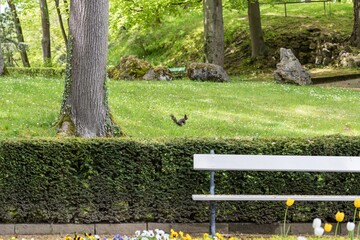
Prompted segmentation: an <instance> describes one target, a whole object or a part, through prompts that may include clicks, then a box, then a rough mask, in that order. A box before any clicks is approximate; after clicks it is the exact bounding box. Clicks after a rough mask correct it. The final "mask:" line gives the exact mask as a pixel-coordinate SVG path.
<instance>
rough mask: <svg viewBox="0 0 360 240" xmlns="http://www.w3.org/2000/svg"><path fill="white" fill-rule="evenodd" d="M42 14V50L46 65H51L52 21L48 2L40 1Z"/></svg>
mask: <svg viewBox="0 0 360 240" xmlns="http://www.w3.org/2000/svg"><path fill="white" fill-rule="evenodd" d="M39 2H40V12H41V27H42V40H41V45H42V50H43V60H44V65H45V66H49V65H51V46H50V19H49V9H48V6H47V1H46V0H39Z"/></svg>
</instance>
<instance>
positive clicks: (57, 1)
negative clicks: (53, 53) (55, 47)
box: [55, 0, 67, 46]
mask: <svg viewBox="0 0 360 240" xmlns="http://www.w3.org/2000/svg"><path fill="white" fill-rule="evenodd" d="M55 7H56V12H57V15H58V18H59V24H60V29H61V34H62V36H63V39H64V42H65V45H66V46H67V36H66V31H65V27H64V21H63V18H62V15H61V10H60V3H59V0H55Z"/></svg>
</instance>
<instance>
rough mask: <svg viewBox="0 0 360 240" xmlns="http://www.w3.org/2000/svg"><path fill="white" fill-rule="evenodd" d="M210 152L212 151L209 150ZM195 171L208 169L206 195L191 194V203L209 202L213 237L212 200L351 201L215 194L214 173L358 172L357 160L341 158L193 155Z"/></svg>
mask: <svg viewBox="0 0 360 240" xmlns="http://www.w3.org/2000/svg"><path fill="white" fill-rule="evenodd" d="M212 152H213V151H212ZM194 169H195V170H209V171H211V172H210V173H211V175H210V176H211V177H210V194H203V195H198V194H194V195H192V199H193V200H195V201H209V202H210V203H211V205H210V206H211V207H210V211H211V214H210V215H211V218H210V225H211V226H210V227H211V231H210V233H211V234H212V235H213V234H215V204H214V202H215V201H286V200H287V199H288V198H292V199H294V200H295V201H354V200H355V199H356V198H360V195H359V196H354V195H246V194H241V195H216V194H215V184H214V174H215V173H214V171H216V170H231V171H269V172H277V171H280V172H360V157H341V156H285V155H281V156H279V155H220V154H195V155H194Z"/></svg>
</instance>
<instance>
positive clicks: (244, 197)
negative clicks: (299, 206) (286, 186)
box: [192, 194, 360, 202]
mask: <svg viewBox="0 0 360 240" xmlns="http://www.w3.org/2000/svg"><path fill="white" fill-rule="evenodd" d="M288 198H292V199H294V200H295V201H335V202H336V201H337V202H347V201H354V200H355V199H357V198H360V196H354V195H343V196H335V195H220V194H219V195H197V194H194V195H192V199H193V200H194V201H286V200H287V199H288Z"/></svg>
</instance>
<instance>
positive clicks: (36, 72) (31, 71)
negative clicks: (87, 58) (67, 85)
mask: <svg viewBox="0 0 360 240" xmlns="http://www.w3.org/2000/svg"><path fill="white" fill-rule="evenodd" d="M6 70H7V72H8V74H10V75H16V74H20V75H27V76H31V77H35V76H36V77H59V78H60V77H64V76H65V68H52V67H38V68H34V67H31V68H24V67H7V68H6Z"/></svg>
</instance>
